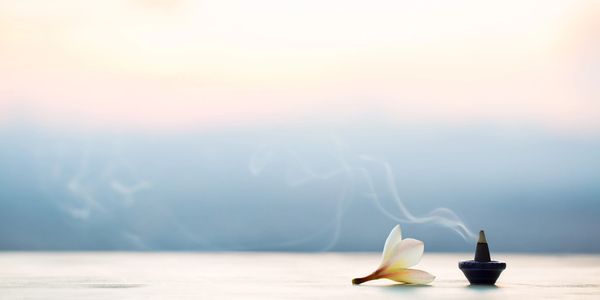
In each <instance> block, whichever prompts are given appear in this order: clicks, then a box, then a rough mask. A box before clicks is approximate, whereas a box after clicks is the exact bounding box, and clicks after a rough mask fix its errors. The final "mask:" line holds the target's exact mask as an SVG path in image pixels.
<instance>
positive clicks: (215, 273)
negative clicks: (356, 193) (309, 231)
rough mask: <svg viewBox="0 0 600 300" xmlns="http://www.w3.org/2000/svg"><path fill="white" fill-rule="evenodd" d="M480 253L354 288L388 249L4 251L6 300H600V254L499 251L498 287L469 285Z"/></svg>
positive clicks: (432, 258)
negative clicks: (417, 277)
mask: <svg viewBox="0 0 600 300" xmlns="http://www.w3.org/2000/svg"><path fill="white" fill-rule="evenodd" d="M492 255H494V254H492ZM470 256H471V254H467V253H446V254H440V253H426V254H425V256H424V258H423V261H422V262H421V263H420V264H419V265H418V266H417V267H416V268H418V269H423V270H426V271H428V272H430V273H433V274H434V275H436V276H437V278H436V280H435V281H434V282H433V283H432V284H431V285H428V286H410V285H400V284H395V283H394V282H391V281H387V280H379V281H373V282H369V283H366V284H364V285H360V286H353V285H352V284H351V283H350V281H351V279H352V278H353V277H357V276H362V275H366V274H367V273H369V272H370V271H372V270H373V269H374V268H375V267H376V266H377V264H378V261H379V254H378V253H359V254H357V253H316V254H306V253H177V252H176V253H173V252H169V253H135V252H130V253H122V252H87V253H85V252H72V253H64V252H62V253H61V252H58V253H48V252H38V253H35V252H0V299H309V298H310V299H600V255H520V254H505V253H496V254H495V256H494V257H493V258H495V259H498V260H504V261H506V263H507V265H508V267H507V269H506V271H505V272H504V273H503V274H502V276H501V277H500V279H499V280H498V283H497V286H495V287H471V286H469V285H468V282H467V281H466V279H465V278H464V276H463V275H462V273H461V272H460V271H459V270H458V267H457V263H458V261H459V260H464V259H470Z"/></svg>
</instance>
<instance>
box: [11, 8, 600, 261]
mask: <svg viewBox="0 0 600 300" xmlns="http://www.w3.org/2000/svg"><path fill="white" fill-rule="evenodd" d="M396 223H400V224H401V225H402V226H403V229H404V232H405V235H406V236H409V237H416V238H419V239H421V240H423V241H425V244H426V245H427V250H434V251H470V250H471V248H472V245H471V244H472V243H473V241H472V233H473V232H476V231H477V230H479V229H486V232H487V233H488V239H489V240H490V242H493V245H492V248H493V249H492V250H496V251H524V252H598V251H600V235H598V232H599V231H600V3H599V2H597V1H566V0H565V1H464V0H459V1H431V0H427V1H400V0H397V1H383V0H375V1H353V0H346V1H312V0H309V1H287V0H279V1H275V0H269V1H267V0H256V1H230V0H220V1H217V0H206V1H186V0H174V1H168V0H147V1H144V0H137V1H133V0H128V1H117V0H106V1H75V0H57V1H34V0H3V1H1V2H0V249H1V250H207V251H220V250H239V251H244V250H249V251H260V250H276V251H328V250H334V251H364V250H379V249H380V247H381V245H382V243H383V240H384V239H385V236H386V234H387V232H388V231H389V229H390V228H391V227H392V226H393V225H394V224H396Z"/></svg>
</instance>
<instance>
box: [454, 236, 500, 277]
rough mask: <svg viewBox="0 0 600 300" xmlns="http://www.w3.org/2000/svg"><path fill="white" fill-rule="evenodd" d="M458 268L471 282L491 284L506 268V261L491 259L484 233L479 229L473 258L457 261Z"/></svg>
mask: <svg viewBox="0 0 600 300" xmlns="http://www.w3.org/2000/svg"><path fill="white" fill-rule="evenodd" d="M458 268H459V269H460V270H461V271H462V272H463V273H464V274H465V276H466V277H467V279H468V280H469V282H470V283H471V284H488V285H493V284H495V283H496V280H498V277H500V273H502V271H504V269H506V263H504V262H501V261H495V260H492V259H491V257H490V248H489V246H488V243H487V240H486V238H485V233H484V232H483V230H481V231H479V240H478V241H477V248H476V249H475V259H473V260H465V261H461V262H459V263H458Z"/></svg>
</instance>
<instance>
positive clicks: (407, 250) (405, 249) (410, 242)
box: [385, 239, 425, 273]
mask: <svg viewBox="0 0 600 300" xmlns="http://www.w3.org/2000/svg"><path fill="white" fill-rule="evenodd" d="M424 250H425V245H423V242H421V241H419V240H415V239H405V240H402V241H401V242H400V243H398V244H397V245H396V246H395V247H394V249H393V250H392V251H393V255H392V257H391V258H390V259H389V260H388V264H387V265H386V266H385V268H386V272H388V273H390V272H395V271H397V270H399V269H405V268H410V267H412V266H414V265H416V264H418V263H419V261H421V257H422V256H423V251H424Z"/></svg>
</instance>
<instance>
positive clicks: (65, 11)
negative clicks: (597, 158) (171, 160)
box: [0, 0, 600, 127]
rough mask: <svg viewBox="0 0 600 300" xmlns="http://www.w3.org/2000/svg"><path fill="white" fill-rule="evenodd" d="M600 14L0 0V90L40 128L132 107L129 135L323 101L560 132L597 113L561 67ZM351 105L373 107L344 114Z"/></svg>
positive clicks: (415, 6)
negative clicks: (139, 126)
mask: <svg viewBox="0 0 600 300" xmlns="http://www.w3.org/2000/svg"><path fill="white" fill-rule="evenodd" d="M590 11H591V13H590ZM599 11H600V10H598V6H597V5H596V6H594V5H592V4H589V3H588V2H585V1H543V2H540V1H498V2H495V3H492V2H489V1H465V0H459V1H351V0H347V1H282V0H257V1H242V0H239V1H233V0H229V1H227V0H222V1H217V0H213V1H210V0H209V1H142V0H136V1H117V0H107V1H97V2H89V1H75V0H59V1H51V2H48V1H34V0H9V1H2V3H0V47H2V49H3V50H0V51H3V55H2V56H0V80H2V81H3V82H5V87H4V89H5V91H0V92H4V94H10V95H16V96H15V97H22V98H27V99H31V100H29V101H31V103H33V104H31V105H32V106H33V107H35V108H36V110H37V111H43V113H42V115H44V118H52V116H53V115H55V117H54V118H65V116H71V115H80V114H84V115H89V117H90V119H94V118H101V119H102V120H105V119H108V120H111V119H115V120H120V121H123V122H124V123H127V122H129V120H130V119H131V118H129V117H128V115H129V113H128V111H129V109H135V107H143V108H144V109H143V111H144V112H146V113H147V115H143V114H142V116H139V120H137V121H136V122H138V123H144V122H148V123H150V125H149V126H152V124H155V123H160V124H170V123H177V124H179V123H178V122H180V120H181V119H184V121H181V122H183V123H184V124H194V123H195V122H196V121H198V120H203V121H206V120H217V119H218V118H225V119H226V118H228V117H229V116H232V117H233V118H242V119H244V118H249V119H257V118H261V116H259V115H260V112H261V109H260V107H270V109H272V110H271V111H270V113H273V114H278V115H279V114H281V115H287V114H289V113H291V112H293V113H294V114H303V113H304V114H306V113H312V112H313V110H315V109H317V108H315V106H314V105H312V104H311V103H319V106H318V108H319V109H324V110H327V111H330V112H331V113H332V114H336V113H337V112H338V111H343V110H347V109H348V108H345V107H346V106H348V107H353V108H350V110H352V109H355V110H357V111H360V110H363V109H364V108H365V107H367V106H372V105H374V106H377V107H380V108H381V109H383V110H384V111H386V112H388V113H393V114H395V116H396V117H397V118H398V119H402V120H410V119H413V118H414V119H417V120H445V119H447V120H465V119H466V120H480V119H483V120H487V119H494V120H499V121H503V120H507V119H511V118H517V119H521V120H525V121H527V122H530V121H531V122H541V123H545V124H551V126H559V127H560V126H563V125H557V124H563V123H565V122H566V123H577V122H582V121H581V118H580V114H581V113H582V112H584V113H587V114H590V112H592V113H591V115H589V118H585V119H586V120H588V119H592V118H594V117H595V116H596V115H597V112H598V105H597V104H594V103H592V102H591V101H590V97H593V96H594V95H595V93H596V92H597V91H596V90H592V91H591V95H590V92H589V91H588V92H586V93H587V94H586V93H584V94H582V93H580V91H579V90H577V91H574V90H573V86H574V84H573V80H577V79H573V78H575V77H574V74H575V73H577V72H578V71H577V69H575V70H573V68H574V67H576V66H578V65H579V64H581V62H576V61H572V60H571V59H572V57H574V56H575V57H577V53H575V52H577V51H579V49H581V48H584V47H587V43H588V41H587V39H591V38H593V37H594V34H597V31H598V29H593V28H591V29H590V28H586V27H576V25H577V24H578V22H580V19H581V18H585V19H594V18H597V17H598V15H599V14H598V12H599ZM573 36H578V37H580V39H579V40H577V39H574V38H573ZM581 37H583V38H581ZM583 59H588V60H589V59H592V60H596V59H597V56H592V57H591V58H590V57H589V56H588V57H584V58H583ZM574 72H575V73H574ZM32 87H35V88H32ZM11 97H12V96H11ZM357 98H365V99H369V100H368V101H366V102H360V100H356V101H358V102H356V103H354V102H353V104H352V105H345V104H347V103H348V101H355V100H349V99H357ZM249 101H251V102H252V103H253V104H254V105H249V107H247V108H246V109H242V110H241V111H239V112H235V111H236V109H237V107H234V106H239V103H243V102H249ZM98 102H101V103H103V105H102V107H100V108H96V109H95V110H94V111H92V110H89V111H88V110H87V109H86V108H87V107H90V105H92V106H93V104H94V103H98ZM167 106H168V107H167ZM190 107H191V108H192V109H191V111H202V113H190ZM1 109H2V106H0V110H1ZM4 110H6V109H4ZM98 110H99V111H100V112H95V111H98ZM165 110H167V111H169V112H170V113H169V114H167V116H163V114H161V113H160V112H163V111H165ZM302 111H304V112H302ZM256 114H259V115H256ZM209 116H213V117H209ZM160 118H163V119H161V120H160V121H158V119H160ZM211 122H212V121H211ZM585 122H588V121H585ZM588 123H589V122H588ZM588 123H586V125H585V126H590V125H589V124H588ZM592 123H594V124H595V122H592ZM161 126H162V125H161ZM569 126H570V125H569ZM593 126H596V125H593Z"/></svg>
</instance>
